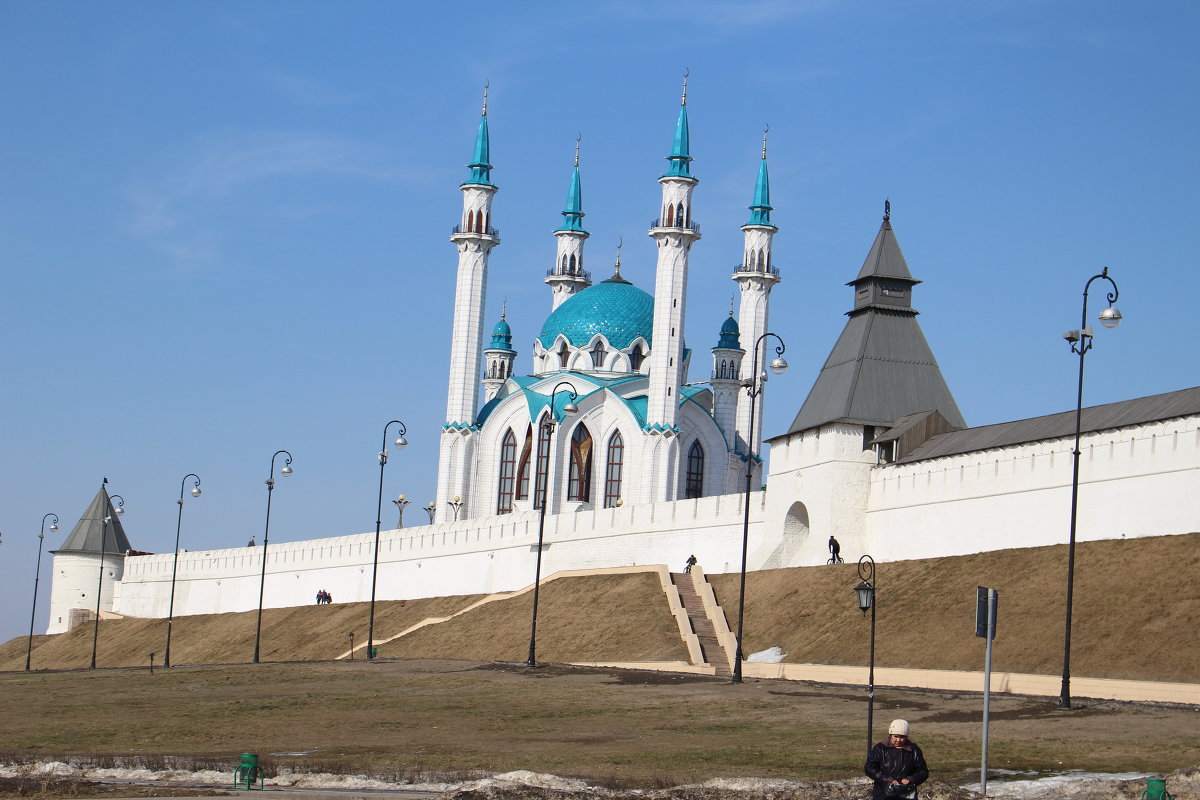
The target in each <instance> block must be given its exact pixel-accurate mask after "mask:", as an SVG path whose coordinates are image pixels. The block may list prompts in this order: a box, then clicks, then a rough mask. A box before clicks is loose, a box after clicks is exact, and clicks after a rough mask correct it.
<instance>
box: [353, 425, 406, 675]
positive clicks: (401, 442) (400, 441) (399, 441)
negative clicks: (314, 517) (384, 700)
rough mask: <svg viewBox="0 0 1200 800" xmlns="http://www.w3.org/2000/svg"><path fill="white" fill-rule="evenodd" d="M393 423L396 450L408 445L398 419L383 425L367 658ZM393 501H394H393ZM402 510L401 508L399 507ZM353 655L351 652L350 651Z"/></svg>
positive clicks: (370, 649)
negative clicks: (388, 447) (397, 431)
mask: <svg viewBox="0 0 1200 800" xmlns="http://www.w3.org/2000/svg"><path fill="white" fill-rule="evenodd" d="M393 425H399V426H400V435H399V436H397V437H396V441H395V442H393V444H395V445H396V449H397V450H403V449H404V448H406V447H408V439H405V438H404V434H405V433H407V432H408V431H407V430H406V429H405V427H404V423H403V422H401V421H400V420H398V419H394V420H392V421H391V422H389V423H388V424H387V425H384V426H383V445H382V446H381V447H380V448H379V499H378V501H377V502H376V504H375V551H374V557H373V558H372V560H371V619H370V622H369V623H368V624H367V659H368V660H370V659H372V658H374V657H375V580H376V578H377V577H378V575H379V528H380V525H382V518H383V468H384V467H386V466H387V462H388V451H387V439H388V428H390V427H392V426H393ZM393 502H395V501H393ZM401 512H403V508H401ZM351 655H353V653H351Z"/></svg>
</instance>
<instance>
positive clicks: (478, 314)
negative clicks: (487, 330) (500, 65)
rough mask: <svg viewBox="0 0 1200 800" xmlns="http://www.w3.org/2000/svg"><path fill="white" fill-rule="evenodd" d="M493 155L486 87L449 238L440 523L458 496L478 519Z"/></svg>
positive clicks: (494, 240) (491, 243)
mask: <svg viewBox="0 0 1200 800" xmlns="http://www.w3.org/2000/svg"><path fill="white" fill-rule="evenodd" d="M488 150H489V146H488V125H487V87H486V86H485V87H484V90H483V112H482V114H481V115H480V118H479V132H478V133H477V134H476V136H475V157H474V158H473V159H472V160H471V163H470V164H468V165H467V167H468V168H469V169H470V170H471V174H470V176H469V177H468V178H467V180H466V181H464V182H463V184H462V186H461V188H462V192H463V215H462V222H460V223H459V224H458V225H456V226H455V228H454V232H453V234H452V235H451V236H450V241H452V242H454V245H455V247H457V248H458V282H457V284H456V286H455V289H454V322H453V326H454V327H453V329H452V331H451V334H450V386H449V391H448V393H447V396H446V422H445V424H443V425H442V441H441V457H440V460H439V462H438V488H437V521H438V522H445V521H447V520H448V519H451V518H452V514H451V513H450V508H449V506H448V505H447V501H448V500H453V499H454V498H455V497H459V498H460V499H461V501H462V502H464V503H465V504H466V506H465V507H464V509H463V511H462V512H460V514H459V516H458V518H459V519H466V518H469V517H471V516H473V514H472V513H471V511H472V508H473V504H472V500H473V498H472V496H471V495H472V492H471V488H472V486H471V475H472V474H473V472H474V467H475V459H474V450H475V438H476V437H475V433H476V427H475V413H476V411H477V410H478V408H479V386H480V375H481V370H482V364H483V309H484V300H485V296H486V294H487V264H488V253H490V252H491V250H492V248H493V247H495V246H496V245H498V244H500V239H499V237H498V236H497V235H496V230H495V229H494V228H493V227H492V197H493V195H495V194H496V191H497V187H496V186H495V184H493V183H492V178H491V171H492V165H491V164H490V163H488Z"/></svg>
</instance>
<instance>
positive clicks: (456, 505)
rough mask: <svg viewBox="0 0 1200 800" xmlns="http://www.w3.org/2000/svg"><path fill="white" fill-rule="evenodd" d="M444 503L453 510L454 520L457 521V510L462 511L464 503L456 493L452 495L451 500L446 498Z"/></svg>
mask: <svg viewBox="0 0 1200 800" xmlns="http://www.w3.org/2000/svg"><path fill="white" fill-rule="evenodd" d="M446 505H448V506H450V510H451V511H453V512H454V521H455V522H458V512H460V511H462V507H463V506H465V505H466V503H464V502H463V500H462V498H461V497H459V496H458V495H455V496H454V499H453V500H447V501H446Z"/></svg>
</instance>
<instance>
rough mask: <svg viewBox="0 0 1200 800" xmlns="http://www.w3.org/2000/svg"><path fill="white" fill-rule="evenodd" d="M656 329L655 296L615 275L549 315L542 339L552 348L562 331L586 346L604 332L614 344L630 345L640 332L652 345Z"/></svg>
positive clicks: (568, 301)
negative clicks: (651, 338)
mask: <svg viewBox="0 0 1200 800" xmlns="http://www.w3.org/2000/svg"><path fill="white" fill-rule="evenodd" d="M653 329H654V298H653V297H651V296H650V295H649V294H648V293H646V292H644V291H642V290H641V289H639V288H638V287H636V286H634V285H633V284H632V283H630V282H629V281H627V280H625V279H624V278H621V277H618V276H613V277H611V278H609V279H608V280H606V281H601V282H600V283H597V284H595V285H594V286H589V287H588V288H586V289H584V290H583V291H581V292H578V293H576V294H574V295H572V296H571V297H570V298H568V299H567V300H566V301H564V302H563V304H562V305H560V306H559V307H558V308H556V309H555V310H554V312H553V313H552V314H551V315H550V316H549V317H547V318H546V324H545V325H543V326H542V332H541V334H539V335H538V341H539V342H541V344H542V347H544V348H547V349H548V348H551V347H553V346H554V342H555V340H556V339H557V338H558V336H559V334H562V335H563V336H565V337H566V338H567V341H568V342H570V343H571V345H572V346H573V347H583V346H585V345H586V344H587V343H588V342H589V341H591V339H592V337H593V336H595V335H596V334H600V335H601V336H603V337H604V338H605V339H607V340H608V343H609V345H610V346H611V347H614V348H616V349H618V350H621V349H624V348H626V347H629V345H630V344H632V343H633V340H634V339H636V338H638V337H639V336H640V337H642V338H643V339H645V340H646V343H647V344H648V345H651V346H653V342H651V341H650V337H651V333H652V331H653Z"/></svg>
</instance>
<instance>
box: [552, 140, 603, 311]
mask: <svg viewBox="0 0 1200 800" xmlns="http://www.w3.org/2000/svg"><path fill="white" fill-rule="evenodd" d="M579 141H580V140H579V139H576V140H575V171H574V172H573V173H572V174H571V188H570V189H568V190H567V206H566V208H564V209H563V212H562V214H563V224H562V227H561V228H559V229H558V230H556V231H555V232H554V235H555V237H557V239H558V248H557V250H558V252H557V253H555V256H554V266H553V267H551V268H550V270H549V271H548V272H547V273H546V283H548V284H549V285H550V291H551V292H552V294H553V300H552V305H551V307H550V310H551V311H553V310H554V309H556V308H558V307H559V306H560V305H562V304H563V301H564V300H566V299H567V298H569V297H571V296H572V295H573V294H575V293H576V292H578V291H581V290H583V289H586V288H587V287H589V286H591V285H592V276H591V273H589V272H588V271H587V270H585V269H584V268H583V243H584V241H585V240H586V239H587V238H588V236H589V235H590V234H589V233H588V232H587V231H585V230H584V229H583V195H582V191H581V190H580V188H579Z"/></svg>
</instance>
